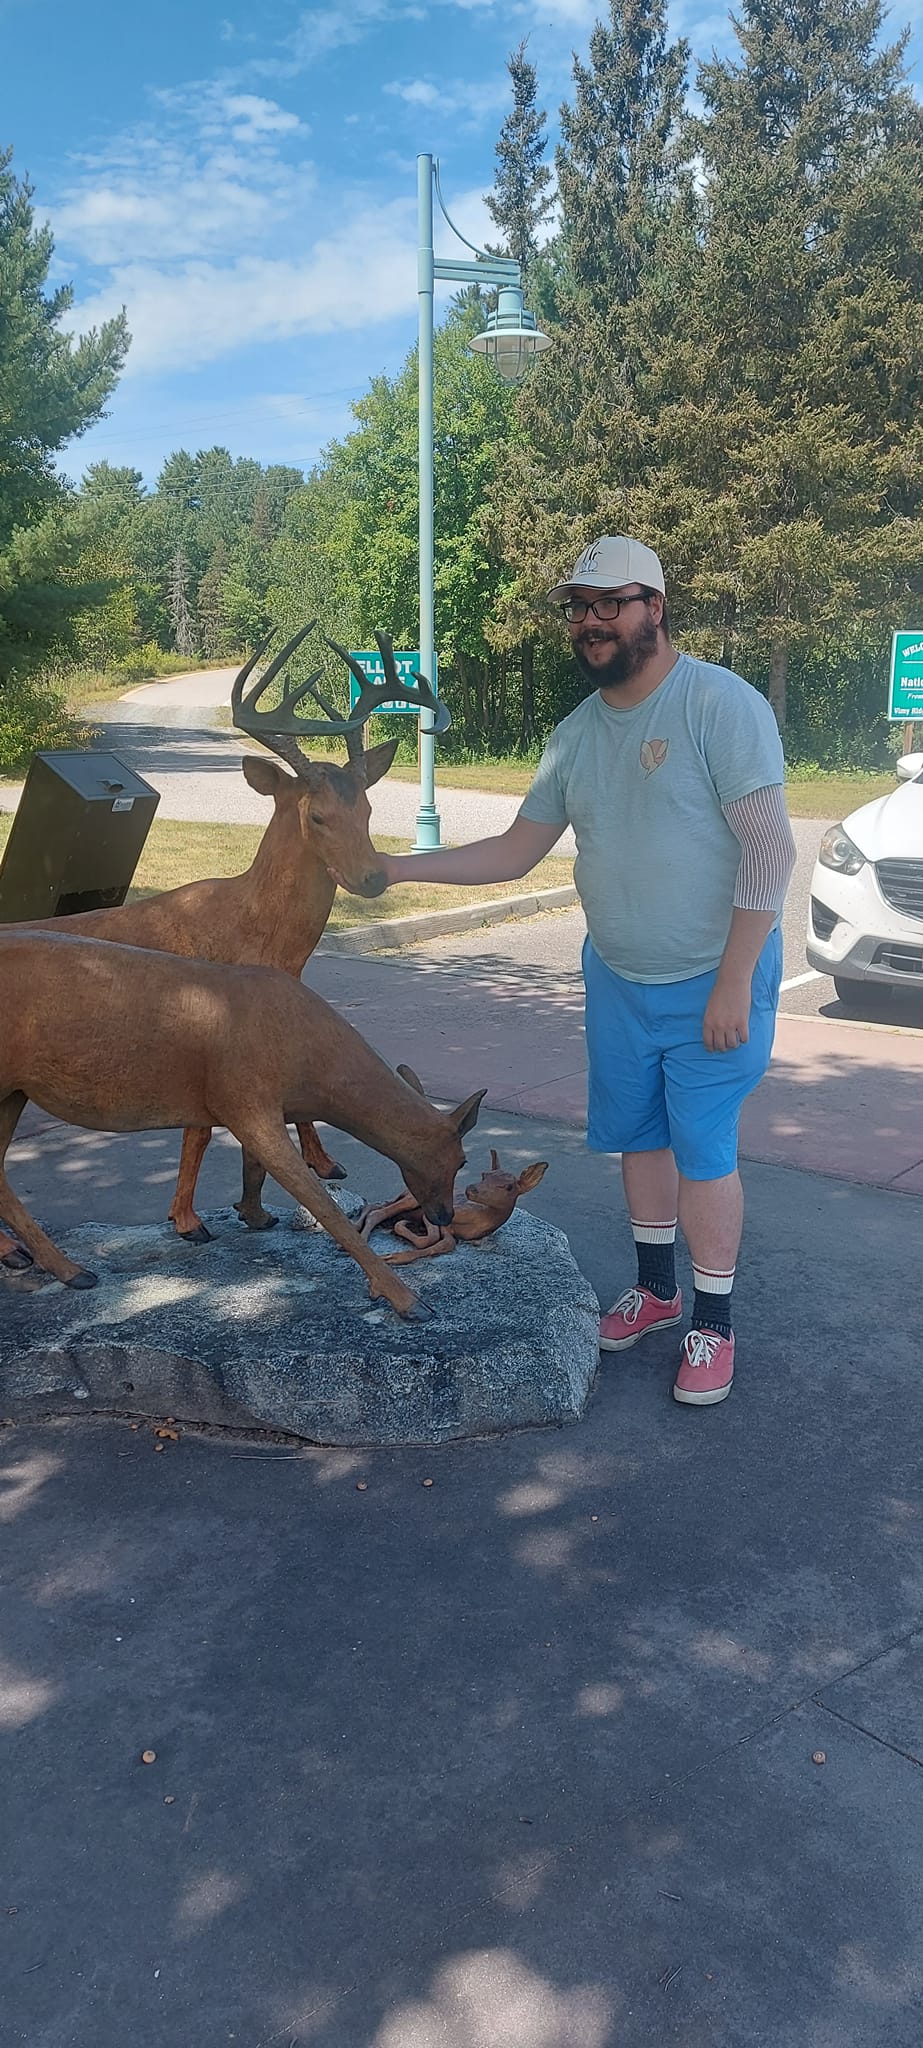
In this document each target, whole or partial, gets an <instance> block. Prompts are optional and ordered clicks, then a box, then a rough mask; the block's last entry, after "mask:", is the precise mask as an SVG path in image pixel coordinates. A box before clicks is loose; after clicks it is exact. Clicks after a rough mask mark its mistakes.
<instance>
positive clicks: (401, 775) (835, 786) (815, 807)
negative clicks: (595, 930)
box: [215, 705, 896, 818]
mask: <svg viewBox="0 0 923 2048" xmlns="http://www.w3.org/2000/svg"><path fill="white" fill-rule="evenodd" d="M215 723H216V724H217V725H218V726H219V727H221V728H222V729H223V730H224V731H231V730H232V726H231V713H230V710H229V708H228V706H227V705H221V706H220V707H219V709H218V711H217V713H216V717H215ZM240 737H241V742H242V744H243V745H244V746H246V745H247V744H248V742H247V740H246V738H245V736H244V735H243V734H241V736H240ZM372 744H373V745H375V744H376V740H375V732H374V727H373V729H372ZM305 752H306V753H307V752H310V753H311V754H313V755H316V757H317V759H318V760H324V759H326V758H327V756H328V755H330V756H333V758H334V759H336V760H342V759H343V742H342V741H336V740H332V741H330V742H329V744H328V743H325V742H324V741H323V740H322V739H314V740H312V741H311V743H310V747H306V748H305ZM536 766H537V763H536V762H534V761H524V760H521V759H519V758H517V757H516V756H515V755H503V756H496V757H495V758H492V759H486V758H485V759H484V760H482V761H442V760H440V759H439V758H438V757H437V761H436V790H437V802H438V792H439V790H440V789H478V790H484V791H486V792H487V794H488V795H491V796H525V794H526V791H527V790H529V789H531V787H532V783H533V781H534V778H535V770H536ZM419 779H420V771H419V768H418V766H417V763H416V761H415V760H412V759H406V760H400V759H399V760H397V761H395V762H394V765H393V767H391V768H389V770H388V780H389V781H390V782H412V783H416V782H418V781H419ZM895 786H896V782H895V776H894V775H893V773H891V772H890V771H889V770H887V769H884V770H874V771H872V770H869V771H866V770H864V769H860V768H856V769H844V770H842V771H841V772H840V773H839V774H833V773H830V774H828V773H827V772H826V771H825V770H823V769H821V768H813V767H804V768H801V767H798V768H790V769H789V771H788V775H787V777H786V784H785V794H786V799H787V802H788V808H789V810H790V812H791V815H792V817H793V818H834V817H835V818H842V817H845V816H846V815H847V813H848V812H849V811H857V810H858V809H859V806H860V804H869V803H871V802H872V801H873V799H874V798H875V797H878V796H888V795H889V794H890V792H891V790H892V789H894V788H895Z"/></svg>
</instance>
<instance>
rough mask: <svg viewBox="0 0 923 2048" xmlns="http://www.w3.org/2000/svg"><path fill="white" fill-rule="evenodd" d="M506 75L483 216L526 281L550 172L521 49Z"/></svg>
mask: <svg viewBox="0 0 923 2048" xmlns="http://www.w3.org/2000/svg"><path fill="white" fill-rule="evenodd" d="M507 70H508V71H509V74H510V78H511V80H512V85H513V106H512V111H511V112H510V113H509V114H507V117H506V120H505V121H504V123H503V126H502V128H501V130H500V135H499V139H498V142H497V148H496V163H497V169H496V176H495V179H494V189H493V191H492V192H489V193H488V194H487V211H488V213H489V214H490V217H491V219H492V220H493V221H494V223H495V225H496V226H497V227H498V228H499V230H500V234H501V236H502V246H503V253H504V255H507V256H512V257H514V258H515V261H516V262H517V263H518V264H519V265H520V267H521V269H522V272H523V275H524V277H525V278H526V279H528V276H529V273H530V271H531V269H532V266H533V264H534V262H535V258H536V255H537V252H538V234H539V230H540V228H541V226H542V223H543V221H545V220H547V218H548V215H549V213H550V212H551V209H552V206H553V203H554V202H553V199H552V197H551V194H550V192H549V190H548V187H549V185H550V184H551V170H550V168H549V166H548V164H546V162H545V149H546V146H547V144H546V136H545V128H546V124H547V119H548V117H547V115H546V114H545V113H540V112H539V111H538V109H537V107H536V98H537V93H538V84H537V79H536V73H535V66H534V64H530V63H529V61H528V59H527V57H526V44H525V42H521V43H520V45H519V48H518V49H517V50H514V51H513V52H512V55H511V56H510V57H509V58H508V60H507Z"/></svg>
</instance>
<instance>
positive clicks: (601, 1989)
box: [0, 743, 923, 2048]
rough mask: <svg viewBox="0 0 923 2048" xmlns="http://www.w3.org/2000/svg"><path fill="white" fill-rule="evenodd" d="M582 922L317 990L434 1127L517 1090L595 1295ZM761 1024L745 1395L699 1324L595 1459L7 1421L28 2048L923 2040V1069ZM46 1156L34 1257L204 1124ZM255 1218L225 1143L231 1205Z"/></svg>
mask: <svg viewBox="0 0 923 2048" xmlns="http://www.w3.org/2000/svg"><path fill="white" fill-rule="evenodd" d="M192 744H193V745H195V744H198V743H192ZM209 744H211V743H209ZM148 761H150V753H148ZM228 766H229V768H230V766H231V763H230V761H229V763H228ZM221 780H222V787H224V786H227V788H228V789H230V787H231V785H232V784H240V782H241V778H240V777H239V775H238V774H237V773H236V771H235V773H234V774H230V773H228V774H222V778H221ZM483 815H486V814H482V816H483ZM380 829H394V830H400V829H401V828H400V827H398V826H394V827H388V826H385V827H381V828H380ZM405 829H406V828H405ZM476 829H478V830H482V829H488V830H489V829H492V828H491V826H490V825H486V826H485V825H478V827H477V828H476ZM797 931H798V926H797V919H796V922H795V924H793V925H792V927H791V930H790V933H789V935H788V943H789V954H788V958H787V969H788V971H789V972H792V973H795V974H797V972H798V971H804V970H803V960H801V961H800V962H799V954H798V950H797V948H798V945H799V943H800V941H799V939H798V937H797ZM578 936H579V920H578V919H577V918H576V917H575V915H574V914H573V913H566V914H564V915H560V916H547V917H541V918H536V919H532V920H529V921H527V922H525V923H520V924H517V925H508V926H500V927H497V928H494V929H492V930H490V931H489V932H487V933H485V932H477V933H472V934H469V935H467V936H465V937H464V938H459V937H456V938H454V939H447V938H443V939H438V940H435V941H434V942H432V943H431V944H428V945H426V946H423V947H420V948H418V949H417V950H415V951H406V952H402V953H398V954H379V955H376V956H371V957H366V958H361V959H360V958H350V957H337V956H336V955H334V954H333V953H328V954H327V955H325V956H321V955H317V956H316V957H315V960H314V963H313V965H312V972H311V979H312V981H313V982H314V983H315V985H317V986H318V987H320V988H322V989H323V991H324V992H325V993H329V994H332V995H333V996H334V999H335V1000H336V1001H337V1002H338V1003H339V1004H341V1005H342V1006H343V1008H344V1011H345V1012H346V1014H348V1015H350V1017H351V1019H352V1021H354V1022H357V1023H359V1025H360V1028H366V1016H367V1015H368V1016H370V1015H371V1012H372V1011H373V1010H374V1012H375V1016H376V1019H377V1028H376V1031H375V1032H374V1033H373V1032H372V1030H371V1029H369V1035H370V1036H374V1037H375V1038H376V1042H379V1043H381V1044H382V1050H384V1051H385V1052H386V1054H387V1055H388V1056H389V1057H392V1058H393V1057H394V1056H395V1052H397V1051H399V1050H400V1041H401V1038H402V1037H403V1038H404V1039H405V1040H406V1041H412V1043H413V1046H414V1051H415V1052H416V1051H417V1049H418V1048H420V1049H421V1051H423V1053H424V1057H425V1061H426V1062H427V1063H428V1064H426V1065H425V1066H424V1065H423V1063H422V1061H419V1062H418V1063H419V1064H421V1071H422V1072H423V1075H424V1079H425V1080H427V1081H428V1084H429V1085H430V1086H431V1087H432V1088H433V1089H434V1091H435V1090H436V1089H439V1090H440V1091H441V1092H442V1093H443V1094H444V1095H448V1094H450V1093H451V1092H452V1090H453V1088H454V1087H455V1086H456V1084H460V1085H459V1088H458V1092H467V1089H468V1088H469V1087H470V1086H473V1085H475V1084H476V1083H479V1082H481V1081H484V1080H490V1082H491V1091H490V1096H489V1098H488V1101H489V1105H492V1106H490V1107H489V1108H488V1109H487V1110H486V1113H485V1114H484V1116H483V1117H482V1122H481V1125H480V1126H479V1129H478V1132H477V1136H476V1140H472V1144H471V1146H470V1147H469V1150H470V1152H471V1156H472V1161H473V1162H474V1160H475V1159H477V1162H478V1164H480V1154H481V1152H482V1151H484V1149H485V1148H486V1146H487V1145H488V1144H491V1143H493V1144H494V1145H496V1146H497V1148H498V1149H499V1150H500V1152H501V1156H503V1158H504V1159H509V1160H510V1161H511V1162H515V1163H517V1164H521V1163H524V1162H525V1161H526V1160H528V1159H534V1158H536V1157H544V1158H548V1159H549V1160H551V1161H552V1170H551V1171H549V1173H548V1174H547V1175H546V1177H545V1179H544V1181H543V1182H542V1184H541V1186H540V1187H539V1188H538V1190H537V1191H536V1193H535V1195H534V1196H533V1197H531V1198H530V1206H531V1207H533V1208H534V1209H535V1210H536V1211H537V1212H538V1213H539V1214H541V1215H544V1216H546V1217H548V1218H549V1219H550V1220H553V1221H554V1222H556V1223H559V1224H560V1225H562V1226H563V1227H564V1228H565V1229H566V1231H567V1234H568V1237H569V1239H570V1243H571V1246H572V1249H573V1251H574V1255H575V1257H576V1258H577V1260H578V1262H579V1264H580V1266H581V1267H582V1269H583V1270H584V1272H585V1273H586V1274H587V1275H588V1276H589V1278H590V1280H591V1282H592V1284H593V1285H594V1287H595V1288H596V1290H597V1293H598V1294H599V1295H600V1296H602V1297H604V1298H606V1299H611V1295H612V1292H614V1290H615V1288H616V1286H617V1285H619V1284H621V1283H622V1281H624V1279H625V1278H626V1277H628V1275H629V1273H630V1260H631V1244H630V1237H629V1232H628V1228H627V1225H626V1223H625V1221H624V1218H623V1216H622V1211H621V1204H620V1201H619V1198H618V1192H617V1171H616V1168H615V1166H614V1164H613V1162H612V1161H610V1160H607V1159H601V1158H598V1157H592V1156H590V1155H588V1154H587V1153H586V1151H585V1148H584V1145H583V1142H582V1138H581V1134H580V1129H579V1107H578V1106H577V1105H578V1097H579V1085H580V1061H581V1057H582V1054H581V1047H580V1021H579V1012H580V1002H579V983H578V979H577V974H576V965H575V959H576V954H575V947H576V944H577V939H578ZM807 986H810V985H807ZM827 986H828V987H829V985H827ZM795 993H797V991H795ZM821 1009H823V998H822V1002H821ZM383 1033H385V1034H386V1036H387V1043H385V1042H384V1039H383V1036H382V1034H383ZM780 1038H781V1041H782V1043H781V1052H780V1054H779V1056H778V1058H777V1061H776V1067H775V1070H774V1072H775V1079H772V1078H771V1079H770V1081H768V1082H767V1083H766V1084H765V1090H766V1100H767V1102H768V1103H769V1104H770V1108H769V1110H768V1111H765V1112H761V1116H762V1118H763V1123H762V1126H761V1131H762V1136H760V1132H759V1131H757V1130H756V1127H755V1126H754V1143H753V1146H752V1147H751V1151H750V1157H749V1159H748V1162H747V1165H746V1169H745V1178H746V1185H747V1200H748V1219H749V1220H748V1230H747V1236H746V1240H745V1247H744V1256H743V1260H742V1265H741V1271H740V1275H739V1281H738V1290H737V1300H738V1309H737V1318H736V1320H737V1328H738V1338H739V1346H740V1351H739V1360H740V1363H739V1371H738V1377H737V1383H736V1385H735V1388H734V1392H733V1394H732V1397H731V1399H730V1400H729V1401H727V1402H726V1403H724V1404H722V1406H720V1407H718V1408H714V1409H706V1410H695V1409H682V1408H679V1407H677V1405H676V1403H674V1402H673V1401H672V1399H671V1398H670V1386H671V1381H672V1377H673V1372H674V1370H675V1350H676V1346H675V1342H674V1337H675V1334H676V1333H670V1334H669V1335H668V1336H665V1337H663V1338H661V1339H654V1340H652V1341H651V1342H650V1344H649V1345H648V1346H647V1347H645V1348H642V1349H641V1350H640V1351H639V1352H630V1353H628V1354H627V1355H626V1356H625V1357H624V1358H620V1359H611V1358H608V1357H607V1358H604V1359H603V1360H602V1361H601V1369H600V1374H599V1379H598V1381H597V1385H596V1388H595V1390H594V1393H593V1395H592V1398H591V1400H590V1402H589V1404H588V1407H587V1411H586V1414H585V1416H584V1418H583V1420H582V1421H581V1422H580V1424H578V1425H576V1426H575V1427H573V1428H570V1429H567V1430H563V1431H549V1432H537V1431H532V1432H525V1433H523V1434H521V1435H516V1436H510V1437H507V1438H503V1439H493V1440H490V1441H486V1440H485V1441H479V1442H471V1443H466V1444H456V1445H452V1446H448V1447H445V1448H444V1449H442V1450H440V1451H438V1452H433V1451H423V1450H420V1449H414V1448H412V1447H411V1448H409V1449H406V1450H402V1451H396V1452H392V1451H389V1452H380V1451H370V1452H362V1451H357V1452H348V1453H347V1452H338V1451H329V1450H322V1449H316V1448H312V1447H308V1446H304V1445H296V1444H294V1443H291V1442H281V1441H277V1442H272V1441H270V1440H269V1439H267V1438H265V1437H264V1438H259V1437H257V1436H253V1437H250V1438H247V1437H241V1436H238V1437H235V1436H231V1435H226V1434H223V1433H221V1432H212V1433H211V1434H207V1433H203V1432H197V1431H195V1430H187V1429H180V1430H179V1432H178V1435H177V1437H176V1438H175V1439H174V1438H173V1437H170V1438H168V1439H166V1440H164V1439H157V1438H156V1437H155V1435H154V1432H153V1428H152V1427H150V1426H148V1425H147V1424H142V1425H141V1426H140V1427H138V1426H136V1427H134V1428H132V1427H131V1425H130V1423H129V1421H128V1420H125V1421H102V1420H100V1419H99V1418H94V1417H87V1418H85V1419H77V1418H69V1419H65V1420H58V1421H50V1422H49V1421H44V1422H35V1423H29V1424H21V1425H19V1426H17V1427H15V1428H9V1429H3V1430H0V1526H2V1532H3V1545H2V1567H0V1744H2V1762H0V1785H2V1803H3V1818H2V1822H0V1986H2V1989H0V2042H2V2044H3V2048H7V2043H9V2044H10V2048H12V2044H16V2048H19V2044H28V2048H126V2044H129V2043H130V2044H138V2048H223V2044H225V2043H235V2044H239V2048H302V2044H304V2048H666V2044H673V2043H675V2044H678V2048H919V2043H920V2040H921V2038H923V1713H921V1699H923V1540H921V1505H920V1485H919V1474H920V1469H921V1462H923V1404H921V1402H920V1398H919V1385H920V1362H921V1336H920V1317H919V1280H920V1245H921V1218H923V1208H921V1202H920V1199H919V1196H920V1195H923V1138H921V1137H920V1135H919V1134H920V1132H921V1130H923V1061H921V1060H920V1056H919V1039H918V1036H917V1035H916V1034H915V1032H911V1033H909V1034H908V1035H906V1036H905V1035H902V1033H901V1032H900V1031H899V1030H895V1029H887V1030H885V1029H882V1030H877V1031H876V1030H874V1029H871V1030H869V1029H867V1028H864V1027H862V1028H860V1027H858V1026H855V1027H851V1026H847V1025H845V1024H843V1023H837V1022H836V1021H835V1020H833V1019H832V1018H825V1017H823V1016H821V1020H820V1022H818V1021H816V1017H811V1016H810V1015H809V1016H808V1017H807V1018H805V1019H802V1018H799V1017H790V1018H788V1019H783V1021H782V1024H781V1025H780ZM392 1040H393V1041H394V1043H393V1044H392ZM805 1047H807V1052H805ZM482 1069H483V1071H482ZM773 1090H775V1091H776V1093H775V1094H773ZM569 1091H570V1092H569ZM759 1093H760V1095H762V1094H763V1091H759ZM523 1095H525V1096H528V1097H530V1099H529V1101H528V1102H523V1101H522V1097H523ZM504 1101H505V1103H506V1106H504ZM549 1102H558V1103H559V1104H560V1108H559V1110H557V1111H556V1112H555V1114H554V1116H550V1115H549V1114H548V1113H547V1104H548V1103H549ZM517 1104H519V1105H520V1106H521V1107H523V1108H527V1109H528V1110H529V1111H530V1113H529V1114H526V1115H523V1114H520V1113H517ZM542 1104H545V1105H546V1108H545V1110H543V1109H542V1106H541V1105H542ZM773 1104H775V1107H774V1108H773V1107H772V1105H773ZM24 1125H25V1128H24V1131H23V1135H22V1137H18V1138H17V1142H16V1146H15V1148H14V1151H15V1160H14V1161H13V1177H14V1179H15V1182H16V1185H17V1187H18V1188H19V1189H20V1191H21V1192H22V1194H23V1195H24V1197H25V1198H26V1199H27V1200H29V1201H30V1202H31V1204H32V1206H33V1208H34V1209H35V1210H36V1212H37V1213H38V1214H40V1215H41V1216H42V1217H43V1219H44V1220H45V1221H46V1223H47V1224H48V1225H49V1227H50V1228H51V1229H52V1230H53V1231H64V1232H66V1230H67V1227H68V1225H69V1224H70V1223H72V1222H75V1221H77V1220H81V1221H83V1220H85V1219H86V1217H87V1216H88V1215H89V1216H92V1217H94V1218H96V1219H97V1220H98V1221H99V1222H100V1223H105V1222H107V1221H108V1220H109V1219H110V1218H115V1219H121V1218H124V1217H125V1216H126V1215H128V1214H130V1215H131V1216H132V1218H133V1219H136V1220H137V1221H138V1222H147V1221H153V1220H155V1219H156V1218H159V1217H162V1216H163V1214H164V1211H165V1209H166V1207H167V1205H168V1201H169V1194H170V1190H171V1187H172V1182H173V1177H174V1172H175V1165H176V1158H177V1151H178V1146H177V1139H176V1134H175V1133H157V1132H154V1133H146V1134H142V1135H141V1136H140V1137H137V1136H129V1137H116V1138H110V1137H107V1136H104V1135H101V1134H97V1133H91V1132H76V1131H73V1130H69V1129H67V1128H65V1127H63V1126H60V1125H55V1124H53V1123H51V1122H50V1121H49V1120H48V1119H43V1118H41V1117H39V1116H35V1115H34V1114H33V1113H28V1119H27V1120H26V1119H24ZM757 1140H759V1143H758V1142H757ZM776 1141H777V1142H778V1147H779V1150H778V1152H777V1153H776V1154H773V1153H772V1152H771V1150H770V1144H771V1143H772V1142H776ZM760 1144H762V1146H763V1150H762V1151H761V1150H760ZM475 1148H476V1149H475ZM336 1149H337V1151H338V1153H339V1154H340V1156H341V1157H342V1158H343V1160H344V1163H345V1164H346V1165H347V1168H348V1171H349V1176H350V1180H351V1182H352V1184H353V1186H354V1187H356V1188H357V1189H359V1190H361V1191H366V1192H368V1193H370V1194H372V1193H376V1192H378V1191H379V1190H380V1189H382V1187H383V1184H384V1189H385V1191H386V1190H387V1188H388V1187H389V1186H390V1173H389V1171H388V1170H387V1169H385V1168H384V1167H383V1165H382V1162H381V1161H380V1160H376V1159H375V1158H374V1157H373V1156H371V1155H369V1154H368V1153H365V1152H364V1151H363V1150H362V1148H361V1147H358V1146H356V1145H355V1144H354V1143H353V1141H352V1140H350V1139H341V1138H340V1137H339V1136H338V1138H337V1142H336ZM873 1153H874V1155H875V1161H876V1162H877V1163H875V1164H874V1165H873V1164H871V1163H870V1162H871V1160H872V1154H873ZM772 1157H778V1158H781V1159H782V1160H784V1161H785V1163H783V1164H773V1163H765V1162H766V1161H767V1160H768V1159H771V1158H772ZM799 1160H801V1161H802V1162H805V1161H809V1162H812V1163H813V1170H812V1171H807V1172H806V1171H803V1170H795V1163H796V1162H797V1161H799ZM915 1161H917V1162H919V1166H916V1165H915V1164H914V1162H915ZM840 1162H842V1171H841V1170H840ZM863 1180H864V1181H865V1182H866V1183H873V1182H874V1183H875V1184H864V1185H863V1184H862V1182H863ZM237 1183H238V1161H237V1157H236V1148H235V1147H234V1146H233V1145H232V1144H231V1143H230V1141H228V1140H227V1139H226V1137H224V1136H222V1135H220V1134H219V1135H218V1136H217V1137H216V1139H215V1141H214V1143H213V1144H212V1146H211V1147H210V1149H209V1152H208V1154H207V1156H206V1161H205V1167H204V1171H203V1177H202V1189H201V1194H202V1206H203V1208H204V1209H205V1210H206V1212H208V1213H214V1211H216V1210H218V1209H222V1208H225V1207H226V1206H227V1204H228V1203H229V1202H230V1201H231V1200H232V1198H233V1196H234V1194H235V1193H236V1189H237ZM898 1183H901V1184H902V1185H903V1187H904V1189H905V1191H904V1192H897V1191H896V1187H897V1185H898ZM913 1188H916V1190H917V1192H916V1193H913V1192H910V1190H911V1189H913ZM218 1227H220V1228H221V1229H222V1230H223V1231H229V1230H233V1229H235V1228H237V1227H238V1226H237V1224H236V1219H234V1218H233V1216H230V1217H225V1218H224V1219H223V1221H222V1222H221V1224H220V1225H219V1226H218ZM271 1244H272V1240H271V1239H269V1240H268V1241H267V1248H268V1249H269V1250H271ZM189 1258H190V1263H191V1265H193V1264H194V1266H195V1269H196V1271H197V1272H198V1271H199V1270H200V1268H201V1264H202V1262H203V1261H207V1259H208V1247H207V1246H206V1247H204V1248H197V1247H193V1246H190V1247H189ZM681 1277H682V1281H683V1284H684V1286H685V1287H687V1288H688V1286H689V1278H690V1276H689V1272H688V1267H687V1264H686V1261H685V1256H684V1255H683V1257H682V1258H681ZM21 1284H22V1283H21V1282H19V1281H16V1280H14V1279H11V1278H6V1279H3V1278H2V1277H0V1315H2V1313H3V1298H4V1296H3V1290H4V1288H10V1287H17V1286H19V1285H21ZM92 1299H93V1297H92V1296H88V1297H87V1302H88V1312H90V1311H91V1306H92ZM41 1301H42V1294H41V1293H39V1294H37V1295H36V1296H35V1302H36V1314H37V1315H40V1313H41ZM401 1341H402V1342H403V1341H404V1340H403V1338H402V1340H401ZM158 1443H160V1444H162V1448H160V1449H158ZM424 1482H427V1483H424ZM428 1482H432V1483H431V1484H430V1483H428ZM145 1751H150V1752H153V1761H152V1762H150V1763H147V1764H146V1763H144V1762H142V1754H143V1752H145Z"/></svg>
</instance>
